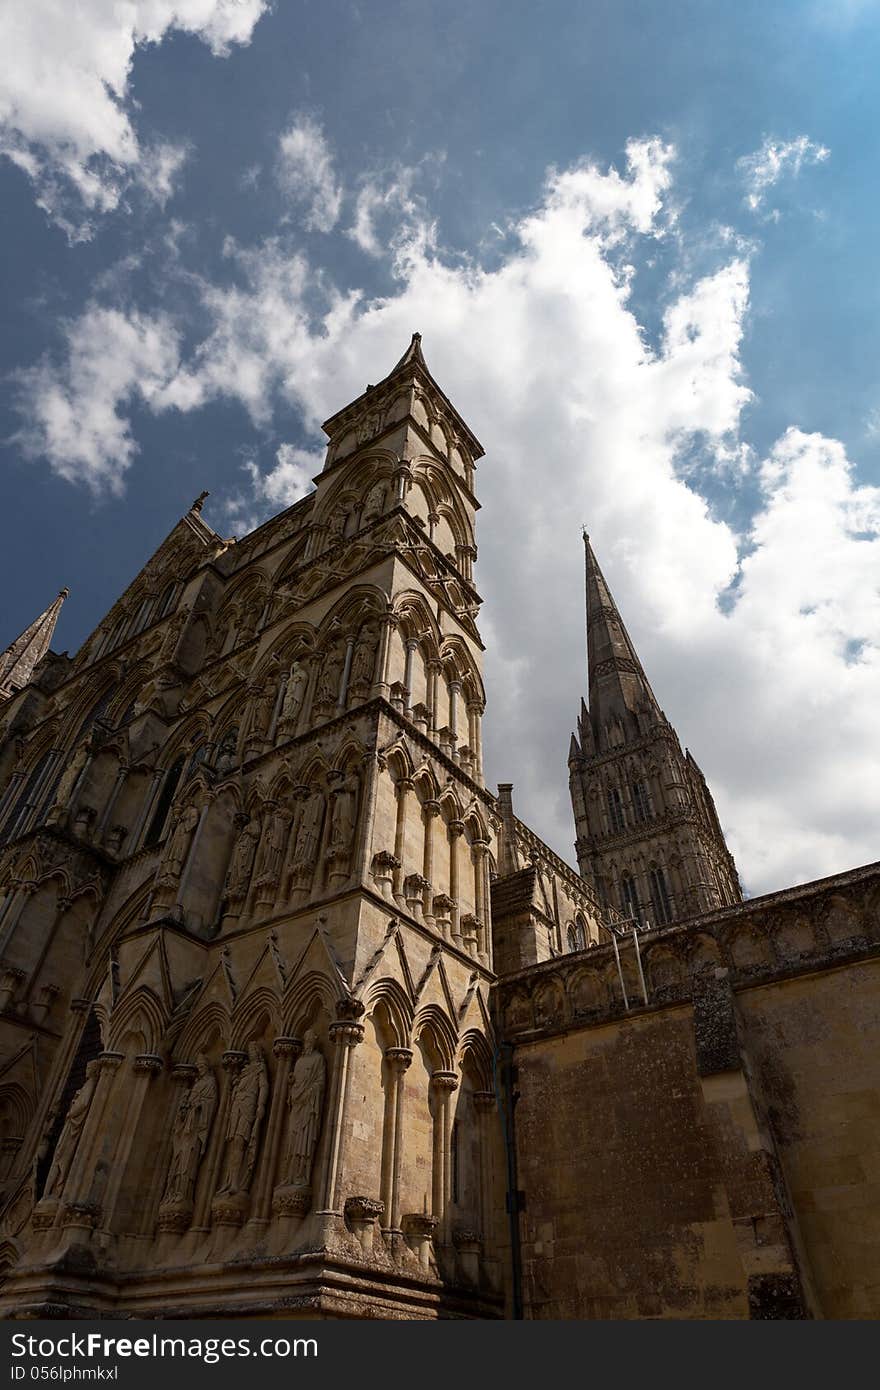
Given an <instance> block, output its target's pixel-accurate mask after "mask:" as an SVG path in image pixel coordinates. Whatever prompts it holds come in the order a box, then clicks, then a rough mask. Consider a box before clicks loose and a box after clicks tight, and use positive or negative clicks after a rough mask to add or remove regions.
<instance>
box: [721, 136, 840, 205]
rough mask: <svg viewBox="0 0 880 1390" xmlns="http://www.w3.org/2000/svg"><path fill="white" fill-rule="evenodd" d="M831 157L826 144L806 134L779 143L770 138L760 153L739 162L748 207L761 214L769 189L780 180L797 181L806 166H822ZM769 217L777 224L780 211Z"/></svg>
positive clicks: (747, 156)
mask: <svg viewBox="0 0 880 1390" xmlns="http://www.w3.org/2000/svg"><path fill="white" fill-rule="evenodd" d="M830 154H831V151H830V150H829V149H827V148H826V147H825V146H824V145H817V144H816V143H815V141H813V140H810V139H808V138H807V136H806V135H798V136H797V138H796V139H794V140H776V139H773V138H772V137H770V136H766V137H765V139H764V143H763V144H762V145H761V148H760V149H759V150H755V151H754V153H753V154H746V155H743V156H742V158H741V159H738V160H737V162H736V163H737V169H738V170H739V172H740V176H741V178H742V180H743V183H744V184H745V188H746V194H745V200H744V201H745V204H746V206H747V207H748V208H751V210H752V212H761V211H762V210H763V208H764V205H765V202H766V198H767V193H768V191H769V189H771V188H773V187H774V186H775V185H776V184H777V183H779V181H780V179H782V178H785V177H786V176H790V177H791V178H797V176H798V174H799V173H800V172H801V169H802V168H803V167H804V166H805V165H810V164H822V163H823V162H824V161H825V160H826V159H828V158H829V156H830ZM767 215H768V216H769V217H770V218H771V219H772V220H774V221H776V220H778V218H779V211H778V209H776V208H773V209H772V210H771V211H770V212H769V213H768V214H767Z"/></svg>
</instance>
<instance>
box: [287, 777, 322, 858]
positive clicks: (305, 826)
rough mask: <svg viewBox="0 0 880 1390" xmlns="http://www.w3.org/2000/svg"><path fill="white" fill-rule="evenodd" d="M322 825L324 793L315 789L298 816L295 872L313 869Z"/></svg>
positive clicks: (313, 788)
mask: <svg viewBox="0 0 880 1390" xmlns="http://www.w3.org/2000/svg"><path fill="white" fill-rule="evenodd" d="M323 824H324V793H323V792H322V791H320V790H319V789H318V788H317V787H312V788H311V789H310V791H309V795H308V796H307V798H306V800H305V803H304V805H303V809H302V815H301V816H300V822H299V830H298V831H297V836H296V846H295V848H294V851H293V863H292V867H293V869H294V871H295V872H301V871H302V870H304V869H311V868H314V865H315V863H316V861H317V858H318V845H319V844H320V841H321V828H322V826H323Z"/></svg>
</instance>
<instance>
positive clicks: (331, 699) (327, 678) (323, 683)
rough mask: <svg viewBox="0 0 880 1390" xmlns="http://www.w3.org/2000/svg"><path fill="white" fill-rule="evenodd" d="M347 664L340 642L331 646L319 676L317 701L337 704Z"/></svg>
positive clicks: (323, 703)
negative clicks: (344, 668) (343, 672)
mask: <svg viewBox="0 0 880 1390" xmlns="http://www.w3.org/2000/svg"><path fill="white" fill-rule="evenodd" d="M344 666H345V653H344V651H343V648H342V646H341V644H340V643H337V644H336V646H335V647H331V648H330V650H329V652H327V654H326V656H325V657H324V661H323V663H322V666H321V673H320V675H319V677H318V689H317V697H316V698H317V703H318V704H319V705H335V704H336V702H337V700H338V699H339V686H340V683H341V680H342V670H343V667H344Z"/></svg>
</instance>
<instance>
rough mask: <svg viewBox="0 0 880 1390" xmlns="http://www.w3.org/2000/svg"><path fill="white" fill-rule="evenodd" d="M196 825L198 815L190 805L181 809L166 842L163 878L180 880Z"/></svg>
mask: <svg viewBox="0 0 880 1390" xmlns="http://www.w3.org/2000/svg"><path fill="white" fill-rule="evenodd" d="M198 823H199V813H198V811H197V810H196V808H195V806H193V805H192V803H190V804H189V805H188V806H184V807H182V808H181V810H180V811H179V813H178V815H177V819H176V820H175V822H174V830H173V831H172V833H171V839H170V840H169V841H168V848H167V850H166V851H165V857H164V859H163V861H162V877H163V878H168V879H172V878H173V879H178V878H180V875H181V874H182V873H183V866H184V864H185V863H186V857H187V855H188V854H189V847H190V843H191V841H192V837H193V833H194V831H195V828H196V826H197V825H198Z"/></svg>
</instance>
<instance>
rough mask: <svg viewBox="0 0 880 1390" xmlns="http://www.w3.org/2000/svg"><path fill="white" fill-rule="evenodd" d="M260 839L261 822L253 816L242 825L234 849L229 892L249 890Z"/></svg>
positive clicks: (227, 881)
mask: <svg viewBox="0 0 880 1390" xmlns="http://www.w3.org/2000/svg"><path fill="white" fill-rule="evenodd" d="M259 841H260V822H259V821H258V820H257V819H256V818H255V817H254V816H251V817H250V818H249V819H247V820H246V821H245V824H244V825H243V826H242V828H241V834H240V835H239V837H238V839H237V840H236V842H235V849H234V850H233V851H232V861H231V863H230V865H229V873H228V875H227V879H226V891H227V893H229V894H231V895H233V896H240V895H241V894H244V893H246V892H247V887H248V884H249V882H250V877H251V869H252V868H253V864H254V855H255V854H256V852H257V845H258V844H259Z"/></svg>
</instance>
